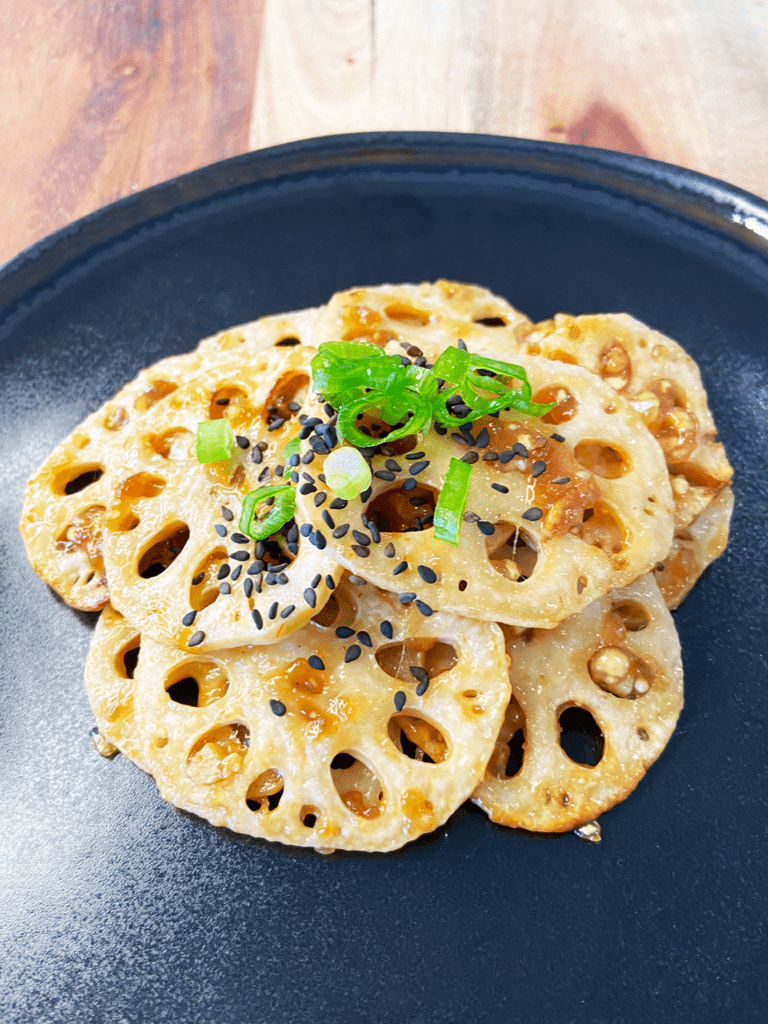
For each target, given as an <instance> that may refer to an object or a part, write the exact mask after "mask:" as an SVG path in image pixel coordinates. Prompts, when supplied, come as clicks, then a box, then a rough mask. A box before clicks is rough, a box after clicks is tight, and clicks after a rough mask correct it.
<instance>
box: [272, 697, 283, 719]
mask: <svg viewBox="0 0 768 1024" xmlns="http://www.w3.org/2000/svg"><path fill="white" fill-rule="evenodd" d="M269 706H270V708H271V709H272V714H273V715H277V717H278V718H282V717H283V715H284V714H285V710H286V708H285V704H283V702H282V701H281V700H271V701H270V702H269Z"/></svg>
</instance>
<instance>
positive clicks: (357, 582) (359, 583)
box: [349, 572, 368, 587]
mask: <svg viewBox="0 0 768 1024" xmlns="http://www.w3.org/2000/svg"><path fill="white" fill-rule="evenodd" d="M349 582H350V583H354V584H355V585H356V586H358V587H365V586H367V585H368V580H364V579H363V577H362V576H356V575H355V574H354V573H352V572H351V573H350V574H349Z"/></svg>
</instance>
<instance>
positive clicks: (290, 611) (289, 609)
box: [280, 604, 296, 619]
mask: <svg viewBox="0 0 768 1024" xmlns="http://www.w3.org/2000/svg"><path fill="white" fill-rule="evenodd" d="M295 611H296V605H295V604H289V605H288V607H287V608H283V610H282V611H281V612H280V618H281V619H287V618H288V616H289V615H293V613H294V612H295Z"/></svg>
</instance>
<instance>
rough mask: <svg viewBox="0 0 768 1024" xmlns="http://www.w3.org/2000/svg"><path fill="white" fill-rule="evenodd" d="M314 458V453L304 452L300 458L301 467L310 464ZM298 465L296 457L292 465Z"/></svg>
mask: <svg viewBox="0 0 768 1024" xmlns="http://www.w3.org/2000/svg"><path fill="white" fill-rule="evenodd" d="M314 457H315V453H314V452H313V451H311V450H310V451H308V452H304V454H303V455H302V456H301V462H302V465H304V466H308V465H309V464H310V462H312V460H313V459H314ZM298 464H299V463H298V456H297V457H296V462H294V463H293V465H294V466H297V465H298Z"/></svg>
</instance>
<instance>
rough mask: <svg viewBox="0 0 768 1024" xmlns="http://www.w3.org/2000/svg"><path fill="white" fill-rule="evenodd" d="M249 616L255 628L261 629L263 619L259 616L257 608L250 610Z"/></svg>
mask: <svg viewBox="0 0 768 1024" xmlns="http://www.w3.org/2000/svg"><path fill="white" fill-rule="evenodd" d="M251 618H252V619H253V621H254V622H255V623H256V629H261V628H262V627H263V626H264V620H263V619H262V617H261V612H260V611H259V609H258V608H254V609H253V611H252V612H251Z"/></svg>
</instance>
